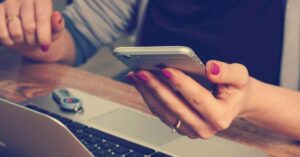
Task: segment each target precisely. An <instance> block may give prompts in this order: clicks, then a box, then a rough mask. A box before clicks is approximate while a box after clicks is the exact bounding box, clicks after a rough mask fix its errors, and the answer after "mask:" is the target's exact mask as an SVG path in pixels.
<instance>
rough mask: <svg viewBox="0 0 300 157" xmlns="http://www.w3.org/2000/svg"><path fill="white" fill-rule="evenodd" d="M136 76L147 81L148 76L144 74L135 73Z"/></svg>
mask: <svg viewBox="0 0 300 157" xmlns="http://www.w3.org/2000/svg"><path fill="white" fill-rule="evenodd" d="M136 76H137V77H138V78H139V79H140V80H142V81H143V82H148V77H147V76H146V75H145V74H142V73H137V74H136Z"/></svg>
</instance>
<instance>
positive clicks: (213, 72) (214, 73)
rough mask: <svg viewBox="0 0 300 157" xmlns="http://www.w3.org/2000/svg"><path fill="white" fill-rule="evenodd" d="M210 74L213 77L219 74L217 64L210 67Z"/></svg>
mask: <svg viewBox="0 0 300 157" xmlns="http://www.w3.org/2000/svg"><path fill="white" fill-rule="evenodd" d="M211 73H212V74H213V75H218V74H219V73H220V67H219V65H218V64H216V63H212V65H211Z"/></svg>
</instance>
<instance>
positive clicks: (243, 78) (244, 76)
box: [231, 63, 249, 85]
mask: <svg viewBox="0 0 300 157" xmlns="http://www.w3.org/2000/svg"><path fill="white" fill-rule="evenodd" d="M231 66H232V68H233V69H234V70H236V71H237V72H238V73H239V74H240V82H241V84H242V85H244V84H246V83H247V82H248V81H249V72H248V69H247V68H246V66H244V65H242V64H239V63H233V64H231Z"/></svg>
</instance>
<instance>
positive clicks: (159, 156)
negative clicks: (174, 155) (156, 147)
mask: <svg viewBox="0 0 300 157" xmlns="http://www.w3.org/2000/svg"><path fill="white" fill-rule="evenodd" d="M150 157H171V156H170V155H167V154H164V153H161V152H156V153H154V154H151V155H150Z"/></svg>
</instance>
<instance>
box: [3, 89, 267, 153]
mask: <svg viewBox="0 0 300 157" xmlns="http://www.w3.org/2000/svg"><path fill="white" fill-rule="evenodd" d="M68 90H69V91H71V93H72V94H73V95H75V96H76V97H78V98H80V99H81V100H82V102H83V107H84V112H82V113H78V114H73V113H69V112H64V111H62V110H61V109H60V107H59V106H58V105H57V104H56V102H55V101H53V98H52V96H51V94H49V95H48V96H43V97H39V98H36V99H33V100H30V101H28V102H24V103H22V106H21V105H17V104H14V103H11V102H8V101H6V100H3V99H0V146H1V147H2V149H3V150H12V152H14V153H17V154H21V155H20V156H22V157H24V156H28V157H92V156H95V157H102V156H109V157H145V156H149V157H168V156H182V157H219V156H222V157H241V156H242V157H264V156H266V155H265V154H264V153H262V152H261V151H259V150H257V149H255V148H251V147H248V146H245V145H241V144H238V143H235V142H232V141H228V140H225V139H223V138H219V137H213V138H211V139H208V140H200V139H197V140H191V139H189V138H187V137H184V136H180V135H178V134H175V133H173V132H172V131H171V129H170V128H169V127H167V126H165V125H164V124H163V123H162V122H160V121H159V120H158V119H157V118H155V117H152V116H149V115H146V114H144V113H142V112H139V111H137V110H133V109H131V108H128V107H125V106H124V105H121V104H118V103H115V102H112V101H108V100H105V99H102V98H99V97H96V96H93V95H90V94H88V93H85V92H81V91H78V90H74V89H68ZM0 152H1V149H0ZM8 156H9V157H11V156H12V155H8Z"/></svg>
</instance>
